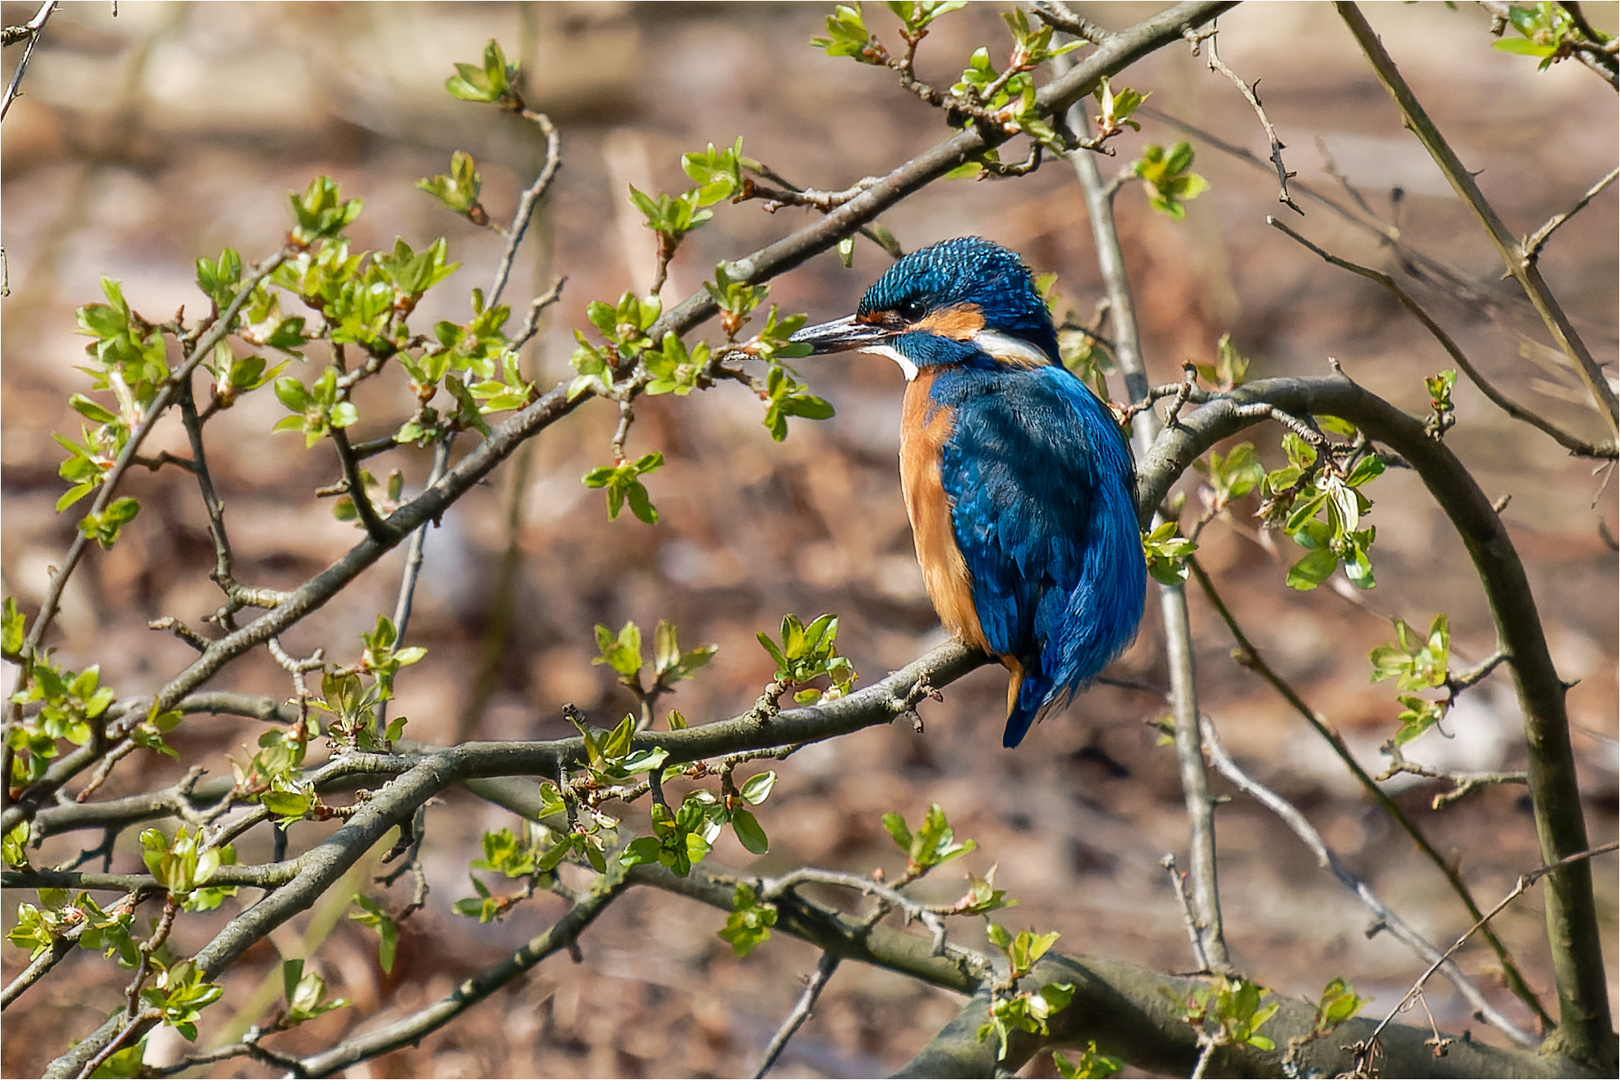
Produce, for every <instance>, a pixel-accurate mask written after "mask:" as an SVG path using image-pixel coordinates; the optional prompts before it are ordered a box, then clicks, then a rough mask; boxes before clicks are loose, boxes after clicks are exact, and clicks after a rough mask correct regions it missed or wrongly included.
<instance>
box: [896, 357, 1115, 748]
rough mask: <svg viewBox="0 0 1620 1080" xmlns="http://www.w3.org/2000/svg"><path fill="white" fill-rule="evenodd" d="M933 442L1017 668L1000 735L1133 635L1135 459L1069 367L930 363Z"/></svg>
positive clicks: (1013, 734) (977, 593)
mask: <svg viewBox="0 0 1620 1080" xmlns="http://www.w3.org/2000/svg"><path fill="white" fill-rule="evenodd" d="M928 392H929V396H930V398H931V399H932V400H933V401H934V402H935V403H937V404H938V405H940V406H943V407H946V408H949V409H951V410H952V411H953V412H954V414H955V425H954V428H953V430H952V433H951V435H950V437H949V438H948V439H947V440H945V443H944V445H943V446H942V448H941V454H940V480H941V483H942V486H943V487H944V490H945V494H946V495H947V496H948V497H949V499H950V501H951V523H952V526H953V530H954V532H955V534H956V542H957V545H958V547H959V548H960V549H961V552H962V557H963V559H964V561H965V562H966V564H967V568H968V572H969V576H970V578H971V580H972V583H973V602H974V607H975V609H976V611H977V612H978V616H979V625H980V628H981V632H982V633H983V635H984V638H985V642H986V643H987V644H988V646H989V648H990V651H991V652H993V653H995V654H997V655H998V656H1009V657H1013V658H1016V659H1017V660H1018V661H1019V662H1020V664H1021V666H1022V668H1023V679H1022V681H1021V685H1020V686H1019V689H1018V692H1017V696H1016V698H1014V699H1013V700H1012V702H1011V708H1010V710H1009V714H1008V717H1007V729H1006V734H1005V737H1004V739H1003V742H1004V743H1005V745H1007V746H1016V745H1018V743H1019V742H1020V741H1021V740H1022V739H1023V737H1024V735H1025V733H1026V732H1027V731H1028V730H1029V727H1030V725H1031V724H1032V723H1033V722H1034V721H1035V718H1036V717H1037V716H1038V715H1039V714H1041V713H1042V712H1044V711H1046V710H1047V709H1049V708H1052V707H1054V706H1058V705H1061V704H1063V703H1065V702H1066V701H1067V700H1068V698H1069V697H1070V696H1071V695H1072V694H1073V693H1074V692H1075V691H1076V690H1078V689H1080V688H1081V687H1082V686H1084V685H1085V684H1086V683H1088V682H1090V681H1091V679H1092V678H1093V677H1095V676H1096V674H1097V673H1098V672H1099V671H1101V670H1102V669H1103V668H1104V667H1105V666H1107V664H1108V663H1109V662H1110V661H1111V660H1113V659H1114V657H1115V656H1116V655H1118V654H1119V652H1120V651H1121V650H1122V649H1123V648H1124V647H1125V646H1126V645H1127V644H1129V643H1130V641H1131V639H1132V638H1134V637H1135V636H1136V627H1137V623H1138V622H1139V621H1140V620H1141V617H1142V601H1143V591H1144V589H1145V587H1146V567H1145V565H1144V562H1143V558H1142V542H1141V536H1140V534H1139V532H1138V530H1137V523H1136V504H1135V500H1134V498H1133V494H1134V490H1135V482H1134V469H1133V467H1132V463H1131V457H1130V451H1129V450H1128V448H1127V447H1126V444H1125V442H1124V440H1123V439H1122V438H1121V437H1120V435H1119V433H1118V429H1117V427H1116V426H1115V424H1114V420H1113V417H1112V416H1111V415H1110V414H1109V412H1108V410H1107V408H1106V407H1104V406H1103V404H1102V403H1101V402H1100V401H1098V400H1097V398H1096V397H1095V396H1094V395H1093V394H1092V393H1091V391H1090V390H1088V389H1087V388H1086V386H1085V384H1084V383H1082V382H1081V381H1080V380H1079V379H1078V378H1076V377H1075V376H1074V375H1073V374H1072V373H1071V372H1069V371H1068V370H1067V369H1066V368H1063V367H1060V366H1056V365H1052V366H1046V367H1036V368H1030V369H1011V370H984V369H980V368H975V367H966V366H964V367H956V368H952V369H949V370H945V371H941V372H940V373H939V374H938V375H936V376H935V378H934V379H933V382H932V385H931V386H930V387H929V391H928Z"/></svg>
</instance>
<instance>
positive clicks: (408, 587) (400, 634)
mask: <svg viewBox="0 0 1620 1080" xmlns="http://www.w3.org/2000/svg"><path fill="white" fill-rule="evenodd" d="M453 439H454V436H453V435H446V436H445V437H444V439H442V440H441V441H440V442H439V443H438V444H437V445H435V446H434V448H433V468H432V469H430V470H429V471H428V478H427V483H426V484H425V485H424V487H426V488H429V489H431V488H432V487H433V486H434V485H436V484H437V483H438V482H439V481H440V480H441V479H442V478H443V477H444V473H445V468H446V467H447V466H448V465H449V463H450V444H451V442H452V441H453ZM427 530H428V525H427V523H426V522H423V523H422V525H421V526H420V527H419V528H417V530H416V532H414V533H413V534H411V543H410V546H409V547H408V548H407V549H406V551H405V572H404V573H403V574H402V575H401V576H400V582H399V598H398V599H397V600H396V601H395V602H394V635H395V636H394V642H395V644H396V645H397V644H403V642H404V641H405V628H406V627H407V626H409V625H410V622H411V602H412V600H413V598H414V597H415V595H416V582H417V579H418V578H419V577H420V576H421V573H422V549H423V547H424V546H425V545H426V544H427Z"/></svg>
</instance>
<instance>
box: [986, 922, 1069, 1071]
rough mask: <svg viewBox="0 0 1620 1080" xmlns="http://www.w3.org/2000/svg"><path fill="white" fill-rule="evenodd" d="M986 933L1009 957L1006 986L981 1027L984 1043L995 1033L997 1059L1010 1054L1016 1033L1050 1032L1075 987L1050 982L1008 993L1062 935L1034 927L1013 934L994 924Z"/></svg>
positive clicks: (995, 998)
mask: <svg viewBox="0 0 1620 1080" xmlns="http://www.w3.org/2000/svg"><path fill="white" fill-rule="evenodd" d="M986 932H987V934H988V936H989V938H990V944H992V945H994V946H995V947H996V948H997V949H999V950H1000V951H1001V953H1002V955H1003V956H1004V957H1005V958H1006V962H1007V977H1006V978H1005V979H1004V980H1003V982H1002V986H1003V988H1004V989H1003V990H1002V992H1000V993H997V994H996V995H995V996H994V997H993V998H992V999H991V1002H990V1020H989V1022H988V1023H986V1024H984V1025H983V1026H982V1027H980V1028H979V1031H978V1038H979V1041H980V1042H984V1040H985V1039H987V1038H989V1037H990V1036H991V1035H995V1037H996V1040H997V1042H998V1045H999V1047H1000V1049H999V1050H998V1051H997V1053H996V1060H997V1061H1003V1060H1005V1059H1006V1057H1007V1051H1008V1049H1009V1047H1010V1045H1011V1041H1012V1035H1013V1032H1015V1031H1025V1032H1029V1033H1030V1034H1032V1035H1046V1034H1049V1032H1050V1029H1049V1027H1048V1021H1049V1020H1051V1018H1052V1016H1053V1015H1054V1014H1056V1013H1059V1012H1061V1011H1062V1010H1064V1009H1066V1008H1068V1007H1069V1002H1070V1001H1072V1000H1074V990H1075V987H1074V984H1073V983H1067V982H1065V983H1047V984H1045V985H1044V986H1041V987H1039V988H1036V989H1033V990H1020V991H1018V992H1016V993H1011V992H1008V989H1006V988H1011V987H1014V986H1016V984H1017V983H1018V980H1020V979H1022V978H1024V977H1025V976H1026V975H1028V974H1029V973H1030V971H1031V969H1033V968H1034V967H1035V962H1036V961H1037V960H1039V959H1040V958H1041V957H1043V956H1045V955H1046V954H1047V952H1049V951H1050V950H1051V948H1052V946H1053V945H1055V944H1057V940H1058V938H1059V937H1060V936H1061V935H1059V934H1057V933H1049V934H1037V933H1035V932H1034V931H1032V930H1020V931H1019V932H1018V933H1017V934H1013V933H1011V932H1009V931H1008V930H1007V929H1006V928H1005V927H1002V926H998V925H997V924H995V923H990V924H988V926H987V927H986Z"/></svg>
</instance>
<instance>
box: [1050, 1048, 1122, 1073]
mask: <svg viewBox="0 0 1620 1080" xmlns="http://www.w3.org/2000/svg"><path fill="white" fill-rule="evenodd" d="M1052 1065H1053V1067H1054V1068H1055V1069H1056V1070H1057V1074H1058V1076H1059V1077H1062V1078H1063V1080H1107V1078H1108V1077H1110V1076H1113V1075H1114V1074H1115V1073H1117V1072H1119V1070H1120V1069H1122V1068H1124V1067H1125V1063H1124V1062H1123V1061H1121V1060H1120V1059H1119V1058H1116V1057H1109V1056H1108V1055H1106V1054H1102V1053H1098V1051H1097V1044H1096V1043H1095V1042H1093V1041H1092V1040H1090V1039H1087V1040H1086V1048H1085V1049H1084V1050H1083V1051H1081V1054H1080V1057H1079V1058H1078V1059H1077V1060H1075V1061H1070V1060H1069V1059H1068V1058H1066V1057H1064V1055H1063V1051H1061V1050H1054V1051H1053V1052H1052Z"/></svg>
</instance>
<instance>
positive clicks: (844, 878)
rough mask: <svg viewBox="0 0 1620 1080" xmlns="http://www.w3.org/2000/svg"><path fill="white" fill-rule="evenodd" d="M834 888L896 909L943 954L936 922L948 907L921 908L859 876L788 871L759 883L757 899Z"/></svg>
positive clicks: (806, 869) (941, 931)
mask: <svg viewBox="0 0 1620 1080" xmlns="http://www.w3.org/2000/svg"><path fill="white" fill-rule="evenodd" d="M808 884H817V885H837V886H840V887H842V888H845V889H855V890H856V891H858V892H862V893H865V894H866V895H868V896H874V897H877V898H878V899H879V900H881V901H882V902H883V903H884V904H886V905H888V907H890V908H899V909H900V911H901V913H902V914H904V915H905V917H906V921H907V922H910V921H912V920H913V919H915V920H916V921H917V922H920V923H922V924H923V925H924V926H926V927H927V928H928V931H929V933H930V934H931V935H932V940H933V943H934V955H936V956H940V955H943V954H944V949H945V923H944V922H943V921H942V920H941V919H940V917H939V916H940V914H941V913H948V912H949V911H950V909H951V906H952V905H949V904H944V905H940V904H922V903H918V902H917V901H916V900H913V899H911V897H909V896H907V895H905V894H904V893H901V892H897V891H896V890H894V889H891V888H889V887H888V886H887V885H880V884H879V883H878V882H876V881H873V880H872V879H871V878H869V877H865V876H863V875H861V874H850V873H845V872H844V871H841V870H817V869H814V868H811V867H799V868H798V869H796V870H789V871H788V872H787V873H786V874H783V875H782V876H781V877H779V878H772V879H770V880H767V881H764V882H762V883H761V886H762V887H761V889H760V893H759V895H760V897H761V898H762V899H766V900H774V899H776V898H777V897H780V896H782V895H784V894H785V893H787V892H789V891H791V890H793V889H795V888H797V887H798V886H800V885H808Z"/></svg>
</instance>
